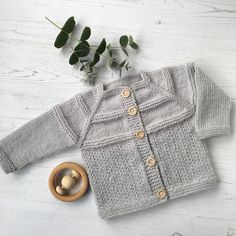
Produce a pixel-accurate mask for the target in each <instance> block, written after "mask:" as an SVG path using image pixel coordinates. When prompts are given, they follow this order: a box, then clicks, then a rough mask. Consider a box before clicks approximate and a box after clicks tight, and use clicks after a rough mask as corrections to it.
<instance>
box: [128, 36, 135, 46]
mask: <svg viewBox="0 0 236 236" xmlns="http://www.w3.org/2000/svg"><path fill="white" fill-rule="evenodd" d="M133 42H134V40H133V37H132V36H131V35H130V36H129V45H131V44H132V43H133Z"/></svg>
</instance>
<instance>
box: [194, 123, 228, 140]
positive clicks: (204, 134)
mask: <svg viewBox="0 0 236 236" xmlns="http://www.w3.org/2000/svg"><path fill="white" fill-rule="evenodd" d="M230 133H231V129H230V126H225V127H211V128H208V129H207V130H198V131H197V135H198V137H199V138H200V139H205V138H209V137H214V136H220V135H226V134H230Z"/></svg>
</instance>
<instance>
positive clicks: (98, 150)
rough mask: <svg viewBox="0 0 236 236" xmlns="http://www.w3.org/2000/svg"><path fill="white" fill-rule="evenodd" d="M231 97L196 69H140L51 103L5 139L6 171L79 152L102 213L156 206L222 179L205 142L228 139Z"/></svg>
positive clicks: (0, 153)
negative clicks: (69, 151) (65, 152)
mask: <svg viewBox="0 0 236 236" xmlns="http://www.w3.org/2000/svg"><path fill="white" fill-rule="evenodd" d="M231 106H232V100H231V98H229V97H228V96H227V95H226V94H225V93H224V92H223V91H222V90H221V89H220V88H219V87H218V86H217V85H216V84H215V83H214V82H213V81H212V80H211V79H210V78H209V77H208V76H207V75H206V74H205V73H204V72H203V71H202V70H201V69H200V68H199V67H198V66H197V65H196V64H195V63H193V62H189V63H185V64H180V65H176V66H169V67H163V68H161V69H156V70H153V71H149V72H148V71H144V70H140V71H139V72H138V73H137V74H131V75H128V76H123V77H121V78H120V79H118V80H116V81H112V82H110V83H108V84H106V85H105V84H102V83H98V84H97V85H95V86H94V87H92V88H91V89H89V90H88V91H86V92H83V93H77V94H75V95H74V96H73V97H71V98H70V99H68V100H66V101H64V102H62V103H60V104H56V105H54V106H53V107H52V108H51V109H50V110H48V111H46V112H45V113H43V114H41V115H39V116H38V117H36V118H34V119H32V120H30V121H28V122H27V123H26V124H24V125H23V126H21V127H20V128H18V129H17V130H15V131H13V132H12V133H11V134H9V135H8V136H7V137H5V138H3V139H2V140H0V164H1V166H2V168H3V170H4V171H5V173H10V172H13V171H15V170H17V169H20V168H22V167H23V166H25V165H27V164H29V163H30V162H33V161H35V160H38V159H41V158H44V157H47V156H49V155H51V154H55V153H58V152H59V151H61V150H63V149H65V148H69V147H76V146H77V147H79V148H80V150H81V154H82V157H83V159H84V161H85V165H86V169H87V172H88V177H89V180H90V185H91V188H92V190H93V192H94V194H95V202H96V205H97V209H98V214H99V215H100V216H101V217H102V218H105V219H108V218H111V217H114V216H118V215H123V214H127V213H131V212H135V211H139V210H143V209H145V208H149V207H153V206H157V205H159V204H162V203H164V202H168V201H169V200H171V199H175V198H178V197H183V196H185V195H187V194H190V193H194V192H197V191H200V190H204V189H207V188H209V187H211V186H214V184H215V183H216V181H217V178H216V174H215V169H214V167H213V165H212V163H211V159H210V156H209V153H208V150H207V146H206V139H208V138H210V137H213V136H217V135H223V134H227V133H230V130H231V128H230V110H231Z"/></svg>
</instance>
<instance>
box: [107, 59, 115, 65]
mask: <svg viewBox="0 0 236 236" xmlns="http://www.w3.org/2000/svg"><path fill="white" fill-rule="evenodd" d="M113 60H114V59H113V57H110V58H109V64H108V65H109V67H111V65H112V63H113Z"/></svg>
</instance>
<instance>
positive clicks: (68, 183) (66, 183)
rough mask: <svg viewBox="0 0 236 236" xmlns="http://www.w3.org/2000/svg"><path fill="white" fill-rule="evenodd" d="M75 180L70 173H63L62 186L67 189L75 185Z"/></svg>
mask: <svg viewBox="0 0 236 236" xmlns="http://www.w3.org/2000/svg"><path fill="white" fill-rule="evenodd" d="M75 182H76V180H75V179H74V178H73V177H72V176H71V175H65V176H64V177H63V178H62V180H61V185H62V188H64V189H66V190H69V189H71V188H72V187H73V186H74V185H75Z"/></svg>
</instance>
